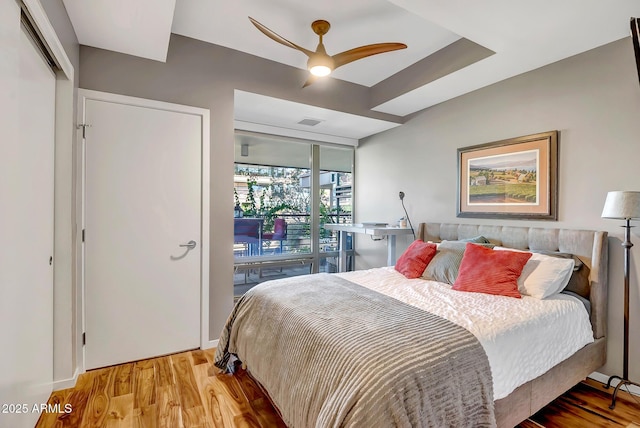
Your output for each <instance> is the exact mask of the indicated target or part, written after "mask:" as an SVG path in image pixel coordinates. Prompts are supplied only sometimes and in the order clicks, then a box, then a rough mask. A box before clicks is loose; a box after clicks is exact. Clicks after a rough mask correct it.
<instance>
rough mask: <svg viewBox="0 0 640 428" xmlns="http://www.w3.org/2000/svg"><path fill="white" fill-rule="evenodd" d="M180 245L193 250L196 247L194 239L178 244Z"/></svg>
mask: <svg viewBox="0 0 640 428" xmlns="http://www.w3.org/2000/svg"><path fill="white" fill-rule="evenodd" d="M179 246H180V247H186V248H188V249H190V250H193V249H194V248H196V241H194V240H193V239H192V240H191V241H189V242H187V243H186V244H180V245H179Z"/></svg>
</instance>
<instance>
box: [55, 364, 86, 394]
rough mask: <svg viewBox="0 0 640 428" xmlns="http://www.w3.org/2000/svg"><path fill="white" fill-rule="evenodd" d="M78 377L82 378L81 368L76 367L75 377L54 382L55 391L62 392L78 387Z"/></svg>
mask: <svg viewBox="0 0 640 428" xmlns="http://www.w3.org/2000/svg"><path fill="white" fill-rule="evenodd" d="M78 376H80V367H76V370H75V372H74V373H73V377H71V378H69V379H60V380H56V381H55V382H53V390H54V391H60V390H63V389H69V388H73V387H75V386H76V382H77V381H78Z"/></svg>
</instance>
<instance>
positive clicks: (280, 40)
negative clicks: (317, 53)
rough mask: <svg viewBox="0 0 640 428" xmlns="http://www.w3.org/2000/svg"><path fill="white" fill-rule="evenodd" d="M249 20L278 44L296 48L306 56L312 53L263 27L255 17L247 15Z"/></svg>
mask: <svg viewBox="0 0 640 428" xmlns="http://www.w3.org/2000/svg"><path fill="white" fill-rule="evenodd" d="M249 21H251V23H252V24H253V25H255V26H256V28H257V29H258V30H260V31H261V32H262V34H264V35H265V36H267V37H269V38H270V39H272V40H274V41H276V42H278V43H280V44H283V45H285V46H288V47H290V48H293V49H297V50H299V51H300V52H303V53H304V54H305V55H307V56H311V55H313V54H314V52H313V51H310V50H308V49H305V48H303V47H302V46H298V45H296V44H295V43H293V42H290V41H289V40H287V39H285V38H284V37H282V36H280V35H278V34H277V33H275V32H273V31H271V30H270V29H268V28H267V27H265V26H264V25H262V24H261V23H259V22H258V21H256V20H255V19H253V18H252V17H250V16H249Z"/></svg>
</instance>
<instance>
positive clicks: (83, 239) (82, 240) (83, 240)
mask: <svg viewBox="0 0 640 428" xmlns="http://www.w3.org/2000/svg"><path fill="white" fill-rule="evenodd" d="M82 242H84V229H82Z"/></svg>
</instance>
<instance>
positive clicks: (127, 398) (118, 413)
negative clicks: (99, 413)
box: [101, 393, 133, 428]
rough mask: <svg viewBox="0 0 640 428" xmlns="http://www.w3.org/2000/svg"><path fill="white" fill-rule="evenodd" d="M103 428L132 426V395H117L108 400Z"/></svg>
mask: <svg viewBox="0 0 640 428" xmlns="http://www.w3.org/2000/svg"><path fill="white" fill-rule="evenodd" d="M101 426H102V427H103V428H131V427H132V426H133V393H129V394H123V395H118V396H116V397H112V398H111V399H110V400H109V407H108V408H107V414H106V415H105V418H104V423H103V424H102V425H101Z"/></svg>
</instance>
